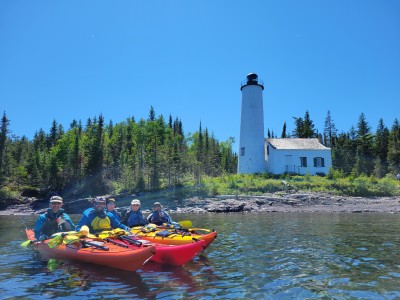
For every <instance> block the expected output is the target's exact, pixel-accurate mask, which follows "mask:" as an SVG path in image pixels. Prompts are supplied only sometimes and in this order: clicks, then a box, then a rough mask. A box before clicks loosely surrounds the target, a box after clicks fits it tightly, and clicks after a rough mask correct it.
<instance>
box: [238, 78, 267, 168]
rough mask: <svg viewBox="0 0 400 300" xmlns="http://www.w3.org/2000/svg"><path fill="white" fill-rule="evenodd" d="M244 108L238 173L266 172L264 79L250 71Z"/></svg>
mask: <svg viewBox="0 0 400 300" xmlns="http://www.w3.org/2000/svg"><path fill="white" fill-rule="evenodd" d="M240 90H241V91H242V109H241V117H240V140H239V162H238V174H254V173H263V172H265V151H264V109H263V95H262V93H263V90H264V85H263V82H262V81H259V80H258V76H257V74H254V73H250V74H249V75H247V79H246V80H245V81H244V82H242V84H241V87H240Z"/></svg>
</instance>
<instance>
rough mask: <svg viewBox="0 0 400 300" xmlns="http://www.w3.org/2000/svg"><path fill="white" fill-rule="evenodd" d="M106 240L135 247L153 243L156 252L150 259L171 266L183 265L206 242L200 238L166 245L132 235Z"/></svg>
mask: <svg viewBox="0 0 400 300" xmlns="http://www.w3.org/2000/svg"><path fill="white" fill-rule="evenodd" d="M108 241H110V242H114V243H116V244H119V245H121V243H122V244H123V245H126V246H127V247H135V245H137V244H143V245H146V244H153V245H154V246H155V247H156V254H154V255H153V256H152V257H151V258H150V260H151V261H154V262H157V263H160V264H167V265H173V266H183V265H184V264H186V263H187V262H189V261H191V260H192V259H193V258H194V257H195V256H196V255H197V254H199V253H200V252H201V251H203V250H204V249H205V247H206V242H205V241H202V240H199V241H194V242H193V243H189V244H182V245H166V244H159V243H153V242H150V241H148V240H145V239H137V238H135V237H133V236H119V237H113V238H111V239H108Z"/></svg>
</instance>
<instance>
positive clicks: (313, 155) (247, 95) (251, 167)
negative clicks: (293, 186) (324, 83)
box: [238, 73, 332, 175]
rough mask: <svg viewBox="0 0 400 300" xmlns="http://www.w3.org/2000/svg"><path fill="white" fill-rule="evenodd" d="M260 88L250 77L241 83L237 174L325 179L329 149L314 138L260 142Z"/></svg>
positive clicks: (262, 88) (261, 85)
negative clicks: (321, 177)
mask: <svg viewBox="0 0 400 300" xmlns="http://www.w3.org/2000/svg"><path fill="white" fill-rule="evenodd" d="M263 90H264V84H263V82H262V81H259V80H258V76H257V74H254V73H250V74H249V75H247V80H246V81H245V82H243V83H242V85H241V91H242V108H241V122H240V140H239V161H238V174H254V173H272V174H283V173H291V174H301V175H304V174H307V173H309V174H311V175H326V174H327V173H328V170H329V168H330V167H331V166H332V157H331V149H330V148H327V147H325V146H324V145H322V144H321V143H320V142H319V141H318V139H316V138H304V139H303V138H293V139H292V138H284V139H271V138H269V139H264V109H263V96H262V91H263Z"/></svg>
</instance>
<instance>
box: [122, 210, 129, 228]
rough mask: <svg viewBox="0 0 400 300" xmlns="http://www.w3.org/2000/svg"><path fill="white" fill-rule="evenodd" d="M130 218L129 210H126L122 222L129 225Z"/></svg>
mask: <svg viewBox="0 0 400 300" xmlns="http://www.w3.org/2000/svg"><path fill="white" fill-rule="evenodd" d="M128 220H129V211H127V212H125V214H124V215H123V216H121V223H122V224H124V225H128Z"/></svg>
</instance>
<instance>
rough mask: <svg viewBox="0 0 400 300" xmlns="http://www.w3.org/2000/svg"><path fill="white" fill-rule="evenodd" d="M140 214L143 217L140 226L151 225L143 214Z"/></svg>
mask: <svg viewBox="0 0 400 300" xmlns="http://www.w3.org/2000/svg"><path fill="white" fill-rule="evenodd" d="M140 214H141V216H142V219H141V220H140V222H141V223H142V224H140V225H147V224H149V221H148V220H147V219H146V218H145V217H144V215H143V213H142V212H140Z"/></svg>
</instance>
